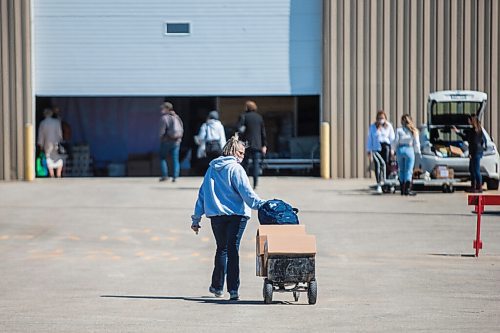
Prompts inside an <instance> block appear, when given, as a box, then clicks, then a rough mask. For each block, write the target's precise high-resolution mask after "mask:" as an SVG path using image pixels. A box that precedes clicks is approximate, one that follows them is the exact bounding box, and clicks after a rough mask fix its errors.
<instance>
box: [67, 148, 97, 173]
mask: <svg viewBox="0 0 500 333" xmlns="http://www.w3.org/2000/svg"><path fill="white" fill-rule="evenodd" d="M71 153H72V154H71V159H66V161H65V164H64V169H63V170H64V176H70V177H90V176H93V172H92V158H91V157H90V147H89V146H88V145H78V146H73V147H72V149H71Z"/></svg>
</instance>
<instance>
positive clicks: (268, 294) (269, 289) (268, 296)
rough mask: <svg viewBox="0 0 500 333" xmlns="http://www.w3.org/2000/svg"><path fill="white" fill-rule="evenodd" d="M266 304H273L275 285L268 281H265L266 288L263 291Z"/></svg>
mask: <svg viewBox="0 0 500 333" xmlns="http://www.w3.org/2000/svg"><path fill="white" fill-rule="evenodd" d="M262 294H263V296H264V303H265V304H271V302H272V301H273V284H272V282H271V281H269V280H268V279H264V288H263V289H262Z"/></svg>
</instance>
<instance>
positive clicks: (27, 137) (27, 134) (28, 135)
mask: <svg viewBox="0 0 500 333" xmlns="http://www.w3.org/2000/svg"><path fill="white" fill-rule="evenodd" d="M34 179H35V147H34V140H33V125H32V124H25V125H24V180H26V181H29V182H31V181H33V180H34Z"/></svg>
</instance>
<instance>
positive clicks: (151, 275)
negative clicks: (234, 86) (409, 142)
mask: <svg viewBox="0 0 500 333" xmlns="http://www.w3.org/2000/svg"><path fill="white" fill-rule="evenodd" d="M200 183H201V178H181V179H180V180H179V181H178V182H177V183H159V182H157V180H156V179H153V178H117V179H113V178H101V179H99V178H93V179H91V178H89V179H69V178H68V179H62V180H49V179H38V180H36V181H35V182H34V183H23V182H11V183H9V182H7V183H0V261H1V266H0V267H1V268H0V273H1V275H0V276H1V278H0V331H2V332H198V331H200V330H203V331H204V332H234V331H238V332H255V331H262V332H264V331H265V332H304V331H309V332H382V331H383V332H387V331H389V332H402V331H404V332H412V331H424V332H439V331H450V332H451V331H453V332H470V331H475V332H493V331H498V328H499V327H500V316H499V311H498V309H500V287H499V286H500V207H498V208H494V207H491V208H488V209H487V210H489V211H492V212H491V213H489V214H485V215H484V218H483V228H482V239H483V243H484V245H483V247H484V248H483V250H482V251H481V254H480V257H479V258H473V257H471V255H472V254H473V249H472V240H473V238H474V233H475V215H473V214H472V213H471V211H472V207H468V206H466V194H465V193H464V192H462V191H458V192H455V193H453V194H443V193H441V192H428V193H419V195H418V196H416V197H401V196H400V195H393V194H387V195H373V194H372V193H371V192H370V190H369V189H368V186H369V185H370V181H368V180H332V181H325V180H321V179H318V178H305V177H296V178H293V177H291V178H288V177H279V178H275V177H263V178H262V180H261V182H260V183H261V186H260V187H259V189H258V191H257V192H258V194H259V195H260V196H261V197H262V198H264V199H270V198H274V197H276V198H281V199H284V200H286V201H288V202H290V203H292V204H293V205H295V206H297V207H298V208H299V209H300V213H299V216H300V219H301V223H302V224H305V225H306V227H307V230H308V232H309V233H312V234H315V235H316V236H317V242H318V244H317V245H318V255H317V262H316V270H317V280H318V303H317V304H316V305H314V306H310V305H307V297H305V296H306V295H301V299H300V300H299V302H297V303H296V302H293V297H292V295H291V294H275V296H274V299H275V302H274V304H271V305H264V304H263V301H262V282H263V281H262V278H259V277H256V276H255V238H254V237H255V232H256V229H257V221H256V218H253V219H252V220H251V222H250V223H249V224H248V227H247V230H246V231H245V234H244V238H243V240H242V244H241V250H240V255H241V280H242V282H241V289H240V293H241V301H239V302H229V301H227V298H228V295H227V294H226V296H225V298H224V299H216V298H213V297H211V295H210V294H209V293H208V290H207V289H208V286H209V282H210V275H211V270H212V261H213V254H214V250H215V244H214V241H213V236H212V234H211V230H210V226H209V223H208V221H207V220H206V219H204V220H203V222H202V230H201V232H200V234H199V235H197V236H196V235H194V233H193V232H192V231H191V230H190V229H189V225H190V219H189V216H190V215H191V212H192V207H193V204H194V201H195V198H196V194H197V189H198V186H199V185H200ZM497 193H499V192H497Z"/></svg>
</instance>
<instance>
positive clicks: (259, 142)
mask: <svg viewBox="0 0 500 333" xmlns="http://www.w3.org/2000/svg"><path fill="white" fill-rule="evenodd" d="M238 131H239V132H240V136H241V139H242V140H243V141H247V142H248V146H249V148H252V149H258V150H260V149H262V147H264V146H267V139H266V129H265V127H264V119H263V118H262V116H261V115H260V114H258V113H257V112H255V111H246V112H245V113H243V114H242V115H241V116H240V120H239V124H238Z"/></svg>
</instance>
